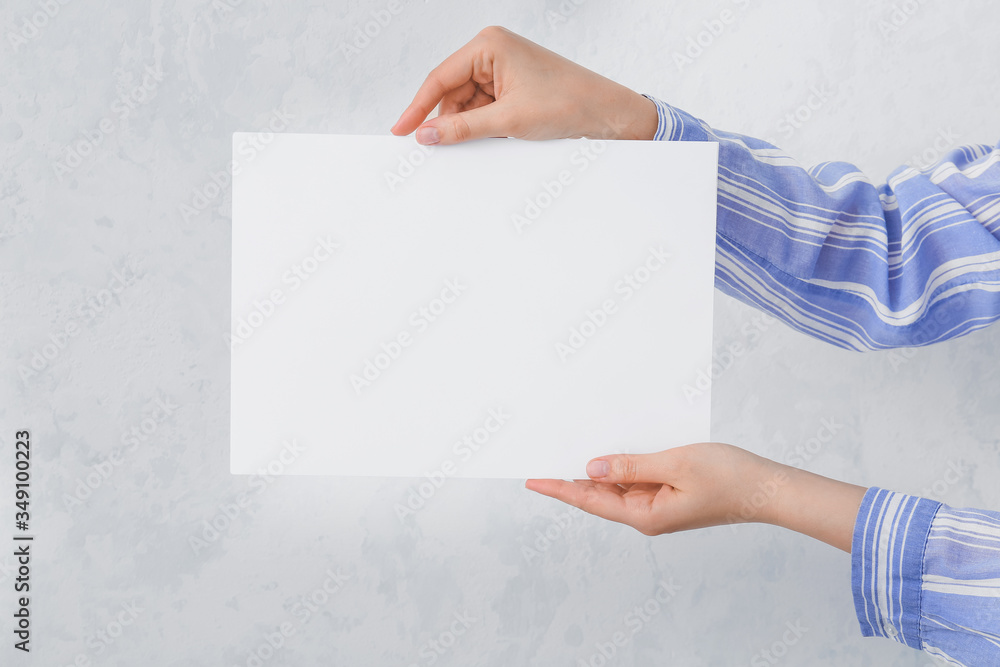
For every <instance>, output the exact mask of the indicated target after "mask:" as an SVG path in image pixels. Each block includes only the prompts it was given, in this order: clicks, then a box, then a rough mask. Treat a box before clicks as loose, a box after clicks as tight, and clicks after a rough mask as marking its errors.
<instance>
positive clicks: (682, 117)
mask: <svg viewBox="0 0 1000 667" xmlns="http://www.w3.org/2000/svg"><path fill="white" fill-rule="evenodd" d="M645 97H647V98H648V99H650V100H652V101H653V102H654V103H655V104H656V108H657V112H658V114H659V123H658V127H657V130H656V136H655V137H654V138H655V139H656V140H666V141H716V142H718V143H719V182H718V216H717V244H716V264H715V284H716V287H717V288H718V289H720V290H721V291H722V292H725V293H727V294H729V295H731V296H734V297H736V298H737V299H740V300H741V301H744V302H746V303H748V304H750V305H752V306H755V307H757V308H760V309H762V310H765V311H767V312H768V313H770V314H772V315H773V316H775V317H777V318H778V319H780V320H782V321H783V322H785V323H786V324H788V325H789V326H791V327H793V328H795V329H797V330H799V331H801V332H804V333H806V334H808V335H810V336H814V337H816V338H819V339H821V340H824V341H827V342H829V343H832V344H834V345H837V346H839V347H844V348H848V349H852V350H859V351H863V350H877V349H885V348H893V347H918V346H922V345H928V344H931V343H934V342H937V341H942V340H945V339H948V338H954V337H956V336H962V335H965V334H967V333H970V332H972V331H975V330H976V329H980V328H982V327H985V326H987V325H988V324H990V323H992V322H994V321H996V320H997V319H1000V143H998V144H997V145H996V146H994V147H990V146H988V145H985V144H982V145H969V146H961V147H959V148H955V149H954V150H951V151H949V152H947V153H946V154H945V155H944V156H943V158H942V159H941V160H940V161H939V162H938V163H937V164H935V165H934V166H932V167H929V168H927V169H916V168H914V167H909V166H901V167H898V168H897V169H896V170H894V171H893V172H892V174H891V175H890V176H889V179H888V182H887V183H885V184H882V185H880V186H878V187H875V186H874V185H873V184H872V183H871V182H870V181H869V180H868V179H867V178H866V177H865V176H864V174H862V173H861V172H860V171H859V170H858V169H857V167H855V166H854V165H851V164H848V163H846V162H823V163H821V164H817V165H816V166H814V167H812V168H810V169H805V168H803V167H802V166H801V165H799V164H798V163H797V162H796V161H795V160H793V159H792V158H790V157H789V156H788V155H786V154H785V153H784V152H782V151H781V150H780V149H778V148H776V147H774V146H772V145H771V144H769V143H767V142H765V141H762V140H760V139H754V138H752V137H746V136H743V135H740V134H734V133H732V132H722V131H719V130H715V129H712V128H711V127H709V126H708V125H707V124H706V123H705V122H703V121H701V120H699V119H697V118H695V117H693V116H691V115H690V114H687V113H685V112H684V111H681V110H680V109H677V108H676V107H673V106H670V105H668V104H666V103H664V102H662V101H660V100H658V99H656V98H654V97H651V96H649V95H645Z"/></svg>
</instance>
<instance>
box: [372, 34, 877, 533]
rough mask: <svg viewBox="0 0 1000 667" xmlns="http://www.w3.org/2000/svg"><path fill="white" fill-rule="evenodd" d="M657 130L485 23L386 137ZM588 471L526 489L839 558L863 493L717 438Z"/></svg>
mask: <svg viewBox="0 0 1000 667" xmlns="http://www.w3.org/2000/svg"><path fill="white" fill-rule="evenodd" d="M435 107H438V115H437V116H436V117H434V118H431V119H429V120H428V119H427V117H428V116H429V115H430V113H431V111H433V110H434V108H435ZM656 129H657V113H656V106H655V105H654V104H653V102H652V101H650V100H648V99H647V98H645V97H643V96H642V95H640V94H639V93H636V92H634V91H632V90H629V89H628V88H626V87H625V86H622V85H621V84H618V83H615V82H614V81H611V80H610V79H607V78H605V77H603V76H601V75H599V74H597V73H595V72H592V71H590V70H588V69H586V68H584V67H581V66H579V65H577V64H576V63H574V62H572V61H570V60H567V59H566V58H563V57H562V56H560V55H558V54H556V53H554V52H552V51H549V50H548V49H545V48H543V47H541V46H539V45H537V44H535V43H533V42H531V41H529V40H527V39H525V38H523V37H521V36H520V35H516V34H514V33H512V32H510V31H509V30H506V29H505V28H501V27H498V26H490V27H488V28H485V29H483V30H482V31H480V33H479V34H478V35H476V36H475V37H474V38H473V39H472V40H471V41H470V42H469V43H468V44H466V45H465V46H463V47H461V48H460V49H459V50H458V51H456V52H455V53H453V54H452V55H451V56H449V57H448V58H447V59H446V60H445V61H444V62H442V63H441V64H440V65H438V66H437V67H435V68H434V70H432V71H431V73H430V74H429V75H428V76H427V78H426V79H425V80H424V82H423V84H422V85H421V86H420V89H419V90H418V91H417V93H416V95H415V96H414V98H413V101H412V102H411V103H410V105H409V106H408V107H407V108H406V110H405V111H403V113H402V115H401V116H400V117H399V120H397V121H396V124H395V125H393V127H392V130H391V131H392V133H393V134H396V135H400V136H402V135H407V134H409V133H411V132H414V131H416V140H417V142H418V143H421V144H425V145H432V144H440V145H449V144H457V143H462V142H464V141H471V140H474V139H482V138H487V137H514V138H518V139H527V140H535V141H537V140H545V139H576V138H586V139H635V140H651V139H652V138H653V136H654V134H655V133H656ZM603 464H606V466H605V465H603ZM587 474H588V475H589V477H590V479H586V480H573V481H566V480H558V479H529V480H527V482H526V483H525V487H526V488H528V489H530V490H532V491H536V492H538V493H541V494H543V495H546V496H550V497H552V498H556V499H558V500H561V501H562V502H564V503H568V504H570V505H573V506H574V507H578V508H580V509H582V510H584V511H585V512H589V513H590V514H594V515H596V516H600V517H603V518H605V519H609V520H611V521H617V522H619V523H624V524H627V525H629V526H632V527H633V528H635V529H636V530H638V531H640V532H641V533H643V534H645V535H660V534H664V533H674V532H678V531H682V530H692V529H695V528H706V527H709V526H717V525H721V524H728V523H748V522H758V523H769V524H773V525H777V526H783V527H785V528H788V529H789V530H794V531H797V532H799V533H802V534H804V535H808V536H810V537H813V538H816V539H818V540H820V541H822V542H826V543H827V544H830V545H832V546H834V547H837V548H838V549H842V550H844V551H847V552H850V551H851V538H852V535H853V532H854V522H855V519H856V517H857V513H858V509H859V507H860V506H861V500H862V498H863V497H864V495H865V492H866V491H867V489H866V488H865V487H862V486H857V485H854V484H848V483H846V482H839V481H836V480H833V479H829V478H826V477H822V476H820V475H815V474H813V473H810V472H807V471H805V470H800V469H798V468H793V467H790V466H786V465H782V464H780V463H777V462H775V461H771V460H769V459H766V458H763V457H760V456H757V455H756V454H752V453H750V452H748V451H746V450H743V449H740V448H739V447H734V446H732V445H726V444H722V443H717V442H705V443H698V444H693V445H687V446H685V447H676V448H673V449H668V450H666V451H662V452H657V453H654V454H616V455H610V456H600V457H598V458H595V459H593V460H591V461H590V462H589V463H588V465H587Z"/></svg>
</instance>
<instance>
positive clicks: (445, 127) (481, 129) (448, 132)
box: [416, 102, 510, 146]
mask: <svg viewBox="0 0 1000 667" xmlns="http://www.w3.org/2000/svg"><path fill="white" fill-rule="evenodd" d="M506 116H507V114H506V112H505V111H504V108H503V103H502V102H491V103H489V104H484V105H483V106H481V107H477V108H475V109H470V110H468V111H462V112H459V113H449V114H444V115H443V116H438V117H437V118H434V119H432V120H429V121H427V122H426V123H424V124H423V125H421V126H420V127H418V128H417V134H416V138H417V143H420V144H425V145H430V144H435V145H436V144H440V145H442V146H447V145H448V144H460V143H462V142H463V141H472V140H473V139H483V138H486V137H506V136H510V132H509V131H508V130H509V123H508V122H507V118H506Z"/></svg>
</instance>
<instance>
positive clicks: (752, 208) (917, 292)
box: [646, 95, 1000, 666]
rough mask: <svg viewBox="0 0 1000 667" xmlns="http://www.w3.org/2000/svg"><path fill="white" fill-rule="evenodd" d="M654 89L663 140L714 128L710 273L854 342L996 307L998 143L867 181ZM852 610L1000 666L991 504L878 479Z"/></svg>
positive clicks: (952, 328) (857, 552)
mask: <svg viewBox="0 0 1000 667" xmlns="http://www.w3.org/2000/svg"><path fill="white" fill-rule="evenodd" d="M646 97H647V98H649V99H650V100H652V101H653V102H654V103H655V104H656V108H657V113H658V114H659V124H658V127H657V130H656V136H655V137H654V139H656V140H666V141H716V142H718V143H719V182H718V208H717V234H716V263H715V284H716V287H718V288H719V289H720V290H722V291H723V292H725V293H727V294H730V295H731V296H734V297H736V298H738V299H740V300H741V301H744V302H746V303H748V304H750V305H752V306H755V307H757V308H760V309H762V310H765V311H767V312H769V313H771V314H772V315H774V316H775V317H777V318H779V319H781V320H782V321H784V322H785V323H786V324H788V325H789V326H791V327H793V328H795V329H797V330H799V331H801V332H803V333H806V334H808V335H810V336H814V337H816V338H819V339H820V340H824V341H827V342H829V343H832V344H834V345H837V346H840V347H844V348H848V349H852V350H859V351H863V350H877V349H885V348H892V347H917V346H921V345H929V344H931V343H935V342H937V341H942V340H946V339H948V338H954V337H956V336H962V335H965V334H967V333H970V332H972V331H975V330H976V329H980V328H982V327H985V326H987V325H989V324H991V323H992V322H995V321H996V320H997V319H1000V143H998V144H997V145H996V146H994V147H992V148H991V147H990V146H987V145H972V146H962V147H959V148H956V149H954V150H952V151H950V152H948V153H946V154H945V155H944V156H943V157H942V159H941V160H940V161H939V162H938V163H937V164H935V165H933V166H932V167H929V168H927V169H916V168H913V167H908V166H903V167H899V168H897V169H896V170H895V171H893V172H892V174H890V176H889V179H888V182H887V183H886V184H883V185H880V186H878V187H875V186H874V185H872V183H871V182H870V181H868V179H867V178H865V176H864V174H862V173H861V172H860V171H859V170H858V169H857V168H856V167H855V166H854V165H851V164H848V163H846V162H824V163H821V164H818V165H816V166H814V167H812V168H811V169H805V168H803V167H802V166H800V165H799V164H798V163H797V162H795V160H793V159H792V158H790V157H788V156H787V155H785V154H784V153H783V152H782V151H781V150H780V149H778V148H776V147H774V146H772V145H771V144H769V143H767V142H765V141H761V140H760V139H754V138H751V137H746V136H742V135H739V134H733V133H731V132H721V131H719V130H714V129H712V128H711V127H709V126H708V125H707V124H706V123H705V122H703V121H701V120H699V119H697V118H695V117H693V116H691V115H690V114H687V113H685V112H683V111H681V110H680V109H677V108H675V107H672V106H670V105H668V104H666V103H664V102H662V101H660V100H658V99H656V98H654V97H651V96H649V95H646ZM851 554H852V555H851V558H852V581H853V589H854V602H855V609H856V611H857V615H858V621H859V623H860V624H861V632H862V634H863V635H864V636H866V637H872V636H877V637H888V638H891V639H895V640H896V641H898V642H901V643H903V644H906V645H907V646H910V647H912V648H915V649H920V650H923V651H926V652H928V653H930V654H932V655H934V656H936V657H937V658H938V659H940V660H941V661H942V662H944V663H945V664H950V665H960V666H965V665H1000V513H997V512H989V511H984V510H975V509H953V508H951V507H948V506H946V505H942V504H941V503H938V502H935V501H933V500H928V499H925V498H917V497H914V496H908V495H904V494H900V493H893V492H891V491H886V490H884V489H880V488H878V487H872V488H871V489H869V490H868V492H867V493H866V494H865V498H864V501H863V502H862V504H861V509H860V511H859V512H858V517H857V520H856V523H855V527H854V537H853V545H852V550H851Z"/></svg>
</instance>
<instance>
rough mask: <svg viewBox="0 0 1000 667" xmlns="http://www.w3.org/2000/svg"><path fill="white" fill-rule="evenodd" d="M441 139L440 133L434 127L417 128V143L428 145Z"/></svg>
mask: <svg viewBox="0 0 1000 667" xmlns="http://www.w3.org/2000/svg"><path fill="white" fill-rule="evenodd" d="M439 141H441V135H440V134H439V133H438V129H437V128H436V127H422V128H420V129H419V130H417V143H418V144H424V145H425V146H428V145H430V144H436V143H437V142H439Z"/></svg>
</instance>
